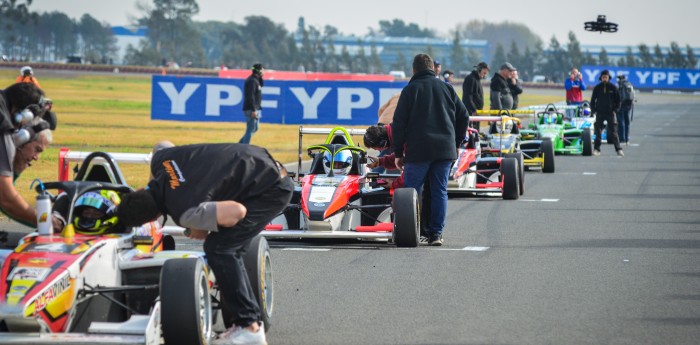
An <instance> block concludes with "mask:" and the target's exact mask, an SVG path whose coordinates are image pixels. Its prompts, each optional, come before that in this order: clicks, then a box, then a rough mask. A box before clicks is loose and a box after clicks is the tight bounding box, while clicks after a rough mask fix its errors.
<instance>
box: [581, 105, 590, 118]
mask: <svg viewBox="0 0 700 345" xmlns="http://www.w3.org/2000/svg"><path fill="white" fill-rule="evenodd" d="M583 116H591V107H583Z"/></svg>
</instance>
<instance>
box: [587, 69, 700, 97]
mask: <svg viewBox="0 0 700 345" xmlns="http://www.w3.org/2000/svg"><path fill="white" fill-rule="evenodd" d="M604 69H607V70H608V71H610V75H611V76H612V81H613V82H615V83H616V82H617V78H616V77H617V76H618V75H620V74H624V75H626V76H627V79H628V80H629V81H630V82H631V83H632V85H633V86H634V87H635V88H637V89H653V90H687V91H693V90H700V70H696V69H670V68H642V67H632V68H627V67H614V66H583V67H581V74H582V75H583V79H584V81H585V82H586V84H588V85H590V86H593V85H595V84H597V83H598V77H599V76H600V72H601V71H603V70H604Z"/></svg>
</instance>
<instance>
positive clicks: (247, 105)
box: [239, 63, 265, 144]
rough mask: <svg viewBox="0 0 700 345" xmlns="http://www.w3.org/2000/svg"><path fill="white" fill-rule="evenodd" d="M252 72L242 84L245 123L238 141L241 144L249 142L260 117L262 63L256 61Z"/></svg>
mask: <svg viewBox="0 0 700 345" xmlns="http://www.w3.org/2000/svg"><path fill="white" fill-rule="evenodd" d="M252 70H253V72H252V73H251V74H250V76H249V77H248V78H247V79H246V80H245V83H244V84H243V113H244V114H245V119H246V125H245V134H243V137H242V138H241V140H240V141H239V143H241V144H250V139H251V138H252V137H253V133H255V132H257V131H258V125H259V123H260V118H261V117H262V87H263V78H262V77H263V71H264V70H265V68H264V67H263V65H262V64H259V63H256V64H255V65H253V68H252Z"/></svg>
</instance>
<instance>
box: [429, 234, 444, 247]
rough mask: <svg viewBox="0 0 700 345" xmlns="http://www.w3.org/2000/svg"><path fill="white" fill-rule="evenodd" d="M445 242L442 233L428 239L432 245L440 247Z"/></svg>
mask: <svg viewBox="0 0 700 345" xmlns="http://www.w3.org/2000/svg"><path fill="white" fill-rule="evenodd" d="M443 243H444V241H443V240H442V235H434V236H432V237H430V241H428V245H430V246H436V247H439V246H441V245H442V244H443Z"/></svg>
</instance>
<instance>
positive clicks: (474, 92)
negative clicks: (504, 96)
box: [462, 62, 489, 130]
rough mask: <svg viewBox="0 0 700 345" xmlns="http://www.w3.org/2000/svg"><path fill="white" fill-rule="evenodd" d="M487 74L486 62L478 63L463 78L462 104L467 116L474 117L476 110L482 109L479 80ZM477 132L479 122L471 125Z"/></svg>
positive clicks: (482, 98) (481, 89)
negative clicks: (467, 113) (465, 108)
mask: <svg viewBox="0 0 700 345" xmlns="http://www.w3.org/2000/svg"><path fill="white" fill-rule="evenodd" d="M488 74H489V65H487V64H486V62H479V64H478V65H476V66H474V70H473V71H472V72H471V73H469V75H468V76H466V77H465V78H464V83H462V102H463V103H464V106H465V107H467V111H468V112H469V115H476V111H477V110H481V109H484V87H483V86H481V79H484V78H486V76H487V75H488ZM473 127H474V128H476V130H479V122H476V123H474V124H473Z"/></svg>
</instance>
